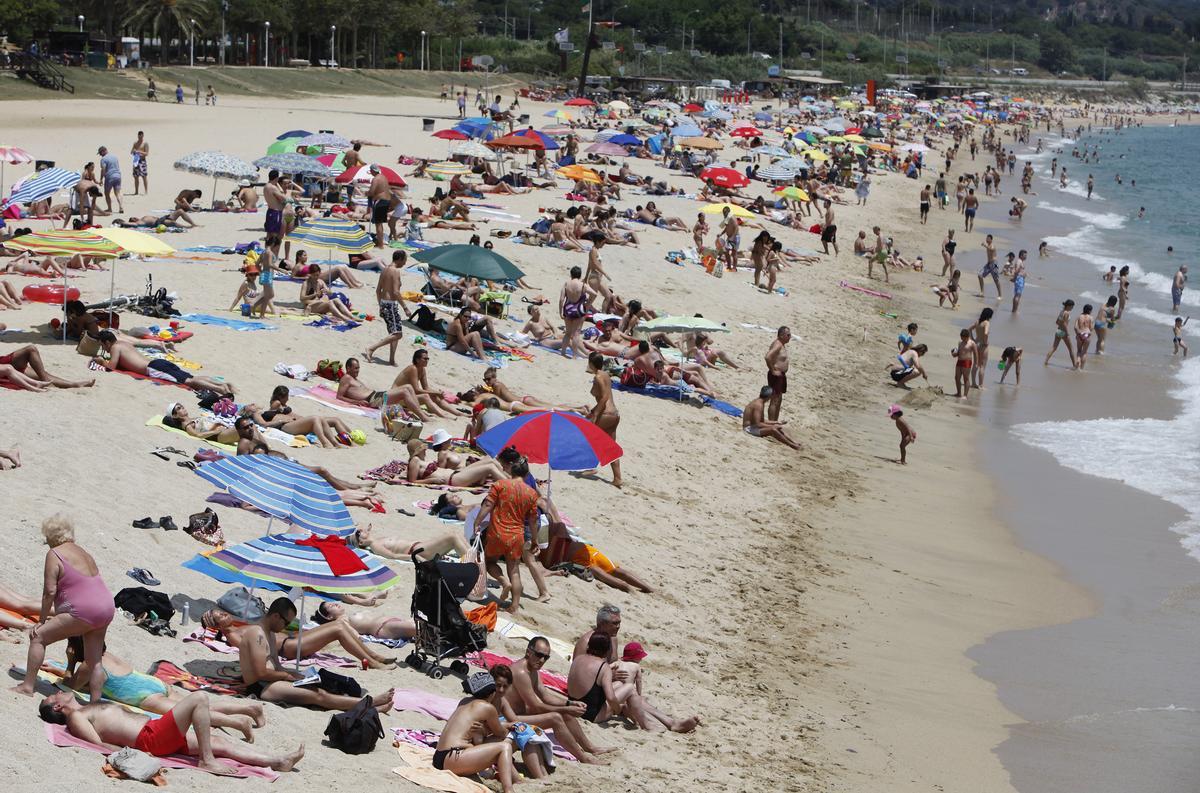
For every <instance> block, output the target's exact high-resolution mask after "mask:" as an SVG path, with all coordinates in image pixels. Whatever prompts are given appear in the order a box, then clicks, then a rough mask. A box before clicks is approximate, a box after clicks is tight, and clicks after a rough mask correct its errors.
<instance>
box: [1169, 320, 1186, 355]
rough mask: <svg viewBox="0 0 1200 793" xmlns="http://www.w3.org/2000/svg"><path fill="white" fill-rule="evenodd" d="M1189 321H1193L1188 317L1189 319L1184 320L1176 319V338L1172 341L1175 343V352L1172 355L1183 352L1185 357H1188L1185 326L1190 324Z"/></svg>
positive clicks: (1174, 330)
mask: <svg viewBox="0 0 1200 793" xmlns="http://www.w3.org/2000/svg"><path fill="white" fill-rule="evenodd" d="M1189 319H1191V317H1188V318H1187V319H1184V318H1183V317H1175V326H1174V328H1173V333H1174V338H1173V339H1172V341H1173V342H1174V343H1175V351H1174V352H1172V353H1171V354H1172V355H1178V354H1179V351H1180V350H1183V357H1184V358H1186V357H1187V354H1188V346H1187V343H1186V342H1185V341H1184V340H1183V326H1184V325H1186V324H1188V320H1189Z"/></svg>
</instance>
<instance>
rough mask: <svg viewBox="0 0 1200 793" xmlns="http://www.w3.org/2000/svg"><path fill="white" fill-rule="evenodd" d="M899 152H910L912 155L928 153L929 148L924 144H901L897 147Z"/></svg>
mask: <svg viewBox="0 0 1200 793" xmlns="http://www.w3.org/2000/svg"><path fill="white" fill-rule="evenodd" d="M899 149H900V151H911V152H914V153H920V152H926V151H929V147H928V146H926V145H925V144H924V143H902V144H900V146H899Z"/></svg>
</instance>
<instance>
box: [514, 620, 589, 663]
mask: <svg viewBox="0 0 1200 793" xmlns="http://www.w3.org/2000/svg"><path fill="white" fill-rule="evenodd" d="M496 633H497V634H499V635H500V636H503V637H504V638H506V639H521V640H523V641H529V640H530V639H533V638H535V637H541V638H543V639H545V640H546V641H547V642H548V643H549V644H550V651H551V652H553V653H555V654H556V655H558V657H559V658H563V659H565V660H568V661H569V660H571V656H572V655H573V654H574V652H575V647H574V646H573V645H570V644H567V643H566V642H564V641H563V640H562V639H554V638H551V637H549V636H546V635H544V634H541V633H538V632H536V631H532V630H530V629H529V628H526V627H525V626H524V625H518V624H517V623H515V622H513V621H512V620H509V619H506V618H504V617H500V616H497V617H496Z"/></svg>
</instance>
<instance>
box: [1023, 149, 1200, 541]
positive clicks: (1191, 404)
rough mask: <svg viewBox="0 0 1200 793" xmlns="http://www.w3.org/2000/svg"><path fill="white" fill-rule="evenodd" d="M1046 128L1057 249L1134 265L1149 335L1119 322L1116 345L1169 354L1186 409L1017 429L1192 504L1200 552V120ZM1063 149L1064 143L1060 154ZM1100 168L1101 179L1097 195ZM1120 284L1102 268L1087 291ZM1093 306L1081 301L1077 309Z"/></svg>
mask: <svg viewBox="0 0 1200 793" xmlns="http://www.w3.org/2000/svg"><path fill="white" fill-rule="evenodd" d="M1045 139H1046V142H1047V144H1048V147H1047V149H1046V150H1045V151H1043V152H1042V153H1041V154H1039V155H1036V156H1033V157H1031V158H1030V159H1033V161H1034V163H1035V167H1036V168H1037V169H1038V172H1039V176H1041V177H1043V178H1040V179H1038V180H1037V186H1038V189H1039V191H1040V193H1041V195H1039V196H1037V197H1030V198H1029V199H1028V200H1029V203H1030V212H1031V213H1032V212H1039V213H1052V214H1053V215H1054V216H1055V217H1056V218H1059V219H1061V220H1063V221H1064V222H1067V223H1065V224H1064V225H1063V233H1059V234H1058V235H1057V236H1051V237H1048V238H1047V239H1046V242H1047V243H1048V244H1049V245H1050V248H1051V250H1052V251H1053V252H1054V253H1056V254H1058V253H1061V254H1065V255H1068V256H1070V257H1073V258H1074V259H1077V260H1080V261H1083V262H1086V263H1088V264H1089V265H1090V266H1092V267H1094V268H1095V269H1096V271H1097V275H1100V274H1102V273H1104V272H1107V271H1108V270H1109V268H1110V267H1114V266H1115V267H1116V268H1117V269H1118V270H1120V269H1121V268H1122V267H1124V266H1128V267H1129V273H1130V280H1131V287H1130V302H1129V304H1128V306H1127V308H1126V310H1125V315H1124V317H1123V319H1122V321H1121V323H1120V325H1119V332H1120V333H1122V334H1124V335H1125V336H1126V337H1127V338H1133V339H1140V340H1141V341H1140V343H1137V342H1133V343H1130V344H1125V345H1117V344H1114V343H1113V342H1114V338H1113V337H1114V336H1115V335H1116V332H1110V344H1109V353H1110V355H1112V356H1122V355H1125V356H1129V355H1137V356H1142V357H1143V358H1144V359H1145V363H1146V364H1147V365H1148V366H1158V365H1159V364H1160V363H1161V366H1162V370H1163V371H1164V372H1167V373H1169V376H1170V378H1171V386H1170V387H1169V388H1168V391H1169V393H1170V395H1171V396H1172V397H1174V398H1175V399H1176V400H1177V401H1178V403H1179V409H1178V414H1177V415H1175V416H1174V417H1173V418H1170V419H1167V420H1162V419H1152V418H1141V417H1136V416H1134V417H1108V418H1099V419H1093V420H1087V421H1041V422H1034V423H1024V424H1018V425H1016V426H1014V427H1013V428H1012V432H1013V433H1014V434H1015V435H1016V437H1018V438H1019V439H1020V440H1022V441H1023V442H1025V443H1027V444H1029V445H1031V446H1034V447H1037V448H1040V449H1043V450H1045V451H1048V452H1050V453H1051V454H1053V455H1054V457H1055V458H1056V459H1057V461H1058V462H1059V463H1060V464H1062V465H1064V466H1067V467H1069V468H1072V469H1074V470H1076V471H1080V472H1082V473H1085V474H1089V475H1091V476H1097V477H1102V478H1105V479H1113V480H1117V481H1120V482H1124V483H1125V484H1127V485H1130V486H1132V487H1134V488H1137V489H1139V490H1142V491H1145V492H1147V493H1150V494H1152V495H1155V496H1158V497H1160V498H1163V499H1166V500H1167V501H1170V502H1171V503H1173V504H1176V505H1178V506H1179V507H1182V508H1183V509H1184V510H1185V511H1186V512H1187V515H1188V517H1187V519H1186V520H1184V521H1183V522H1181V523H1179V524H1178V525H1176V526H1174V527H1173V530H1174V531H1176V532H1177V533H1178V534H1179V535H1180V537H1181V542H1182V545H1183V547H1184V548H1185V549H1186V551H1187V552H1188V553H1189V554H1191V555H1192V556H1193V557H1194V558H1196V559H1197V560H1200V360H1197V359H1196V358H1197V357H1200V259H1198V258H1197V253H1198V252H1200V209H1198V207H1200V183H1198V182H1197V181H1196V180H1195V179H1194V178H1193V174H1194V173H1195V172H1196V171H1195V168H1196V165H1197V163H1200V127H1194V126H1181V127H1170V126H1156V127H1143V128H1131V129H1127V130H1124V131H1122V132H1120V133H1119V134H1117V133H1114V132H1113V131H1112V130H1100V129H1096V130H1094V131H1093V132H1091V133H1086V132H1085V133H1083V134H1082V135H1081V136H1080V137H1079V139H1078V141H1075V140H1073V139H1070V138H1067V139H1059V138H1053V137H1051V136H1045ZM1076 145H1077V146H1078V147H1079V148H1080V149H1083V148H1084V147H1087V148H1088V149H1089V150H1090V149H1091V148H1092V147H1093V146H1095V145H1099V146H1100V161H1099V162H1097V163H1087V164H1084V163H1082V162H1081V161H1080V160H1078V159H1075V158H1074V157H1072V156H1071V150H1072V148H1074V147H1075V146H1076ZM1052 148H1061V149H1062V152H1061V153H1058V154H1055V153H1053V152H1052V151H1051V149H1052ZM1054 156H1057V157H1058V163H1059V166H1060V167H1061V166H1064V165H1065V166H1066V167H1067V168H1068V175H1069V185H1068V188H1067V189H1066V190H1060V189H1058V187H1057V185H1058V180H1057V179H1053V180H1051V179H1050V173H1049V171H1050V159H1051V158H1052V157H1054ZM1089 173H1090V174H1092V175H1093V177H1094V179H1095V190H1094V192H1093V196H1092V200H1090V201H1088V200H1086V195H1087V190H1086V182H1087V176H1088V174H1089ZM1118 175H1120V178H1121V181H1120V183H1118V181H1117V176H1118ZM1143 209H1144V215H1143V216H1142V217H1140V218H1139V212H1140V211H1142V210H1143ZM1067 229H1070V230H1069V231H1068V230H1067ZM1168 246H1172V247H1173V248H1174V252H1173V253H1168V251H1167V247H1168ZM1181 264H1188V265H1190V267H1189V269H1190V270H1192V273H1191V276H1192V278H1193V281H1192V282H1191V283H1189V284H1188V288H1187V289H1186V290H1185V291H1184V297H1183V302H1182V304H1181V306H1180V313H1181V314H1182V315H1184V316H1187V315H1189V314H1191V313H1194V314H1195V315H1196V317H1195V320H1196V321H1194V322H1191V323H1189V324H1188V325H1187V326H1186V327H1185V329H1184V339H1185V341H1188V340H1189V337H1190V339H1191V342H1192V343H1191V344H1190V346H1191V347H1192V353H1193V356H1194V357H1189V358H1188V359H1186V360H1183V359H1182V357H1179V358H1174V357H1172V356H1171V354H1170V351H1171V335H1172V333H1171V323H1172V322H1173V320H1174V316H1173V315H1172V314H1171V300H1170V288H1171V282H1172V278H1173V277H1174V274H1175V272H1176V270H1177V269H1178V267H1179V265H1181ZM1115 291H1116V287H1115V284H1114V285H1109V284H1106V283H1104V282H1103V281H1102V280H1100V279H1099V278H1097V280H1096V281H1094V282H1092V284H1091V285H1085V288H1084V290H1083V291H1082V293H1081V295H1080V297H1081V298H1082V299H1083V300H1087V301H1089V302H1092V303H1094V304H1097V305H1099V304H1102V303H1103V302H1104V299H1105V298H1106V297H1107V295H1109V294H1113V293H1115ZM1079 302H1080V301H1079V300H1078V299H1077V303H1079ZM1081 307H1082V306H1081V305H1077V307H1076V312H1078V311H1079V309H1080V308H1081ZM1097 397H1098V398H1099V397H1102V394H1097Z"/></svg>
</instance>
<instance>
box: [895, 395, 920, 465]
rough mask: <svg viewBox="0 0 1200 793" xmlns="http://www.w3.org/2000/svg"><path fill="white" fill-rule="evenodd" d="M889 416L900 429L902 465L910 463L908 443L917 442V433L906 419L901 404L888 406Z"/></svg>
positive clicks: (900, 461)
mask: <svg viewBox="0 0 1200 793" xmlns="http://www.w3.org/2000/svg"><path fill="white" fill-rule="evenodd" d="M888 418H890V419H891V420H892V421H894V422H896V429H898V430H900V460H899V463H900V464H901V465H908V454H907V452H908V445H909V444H910V443H916V442H917V433H916V432H914V431H913V428H912V427H911V426H909V423H908V422H907V421H905V420H904V411H903V410H901V408H900V406H899V405H892V406H891V407H889V408H888Z"/></svg>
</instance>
